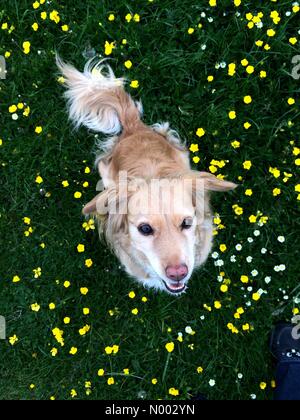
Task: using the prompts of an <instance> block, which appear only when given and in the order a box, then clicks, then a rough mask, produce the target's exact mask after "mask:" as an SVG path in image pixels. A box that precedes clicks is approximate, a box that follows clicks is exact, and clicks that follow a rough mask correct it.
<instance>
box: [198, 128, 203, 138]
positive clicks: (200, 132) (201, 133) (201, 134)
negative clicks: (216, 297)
mask: <svg viewBox="0 0 300 420" xmlns="http://www.w3.org/2000/svg"><path fill="white" fill-rule="evenodd" d="M204 134H205V130H204V129H203V128H198V129H197V131H196V136H198V137H203V136H204Z"/></svg>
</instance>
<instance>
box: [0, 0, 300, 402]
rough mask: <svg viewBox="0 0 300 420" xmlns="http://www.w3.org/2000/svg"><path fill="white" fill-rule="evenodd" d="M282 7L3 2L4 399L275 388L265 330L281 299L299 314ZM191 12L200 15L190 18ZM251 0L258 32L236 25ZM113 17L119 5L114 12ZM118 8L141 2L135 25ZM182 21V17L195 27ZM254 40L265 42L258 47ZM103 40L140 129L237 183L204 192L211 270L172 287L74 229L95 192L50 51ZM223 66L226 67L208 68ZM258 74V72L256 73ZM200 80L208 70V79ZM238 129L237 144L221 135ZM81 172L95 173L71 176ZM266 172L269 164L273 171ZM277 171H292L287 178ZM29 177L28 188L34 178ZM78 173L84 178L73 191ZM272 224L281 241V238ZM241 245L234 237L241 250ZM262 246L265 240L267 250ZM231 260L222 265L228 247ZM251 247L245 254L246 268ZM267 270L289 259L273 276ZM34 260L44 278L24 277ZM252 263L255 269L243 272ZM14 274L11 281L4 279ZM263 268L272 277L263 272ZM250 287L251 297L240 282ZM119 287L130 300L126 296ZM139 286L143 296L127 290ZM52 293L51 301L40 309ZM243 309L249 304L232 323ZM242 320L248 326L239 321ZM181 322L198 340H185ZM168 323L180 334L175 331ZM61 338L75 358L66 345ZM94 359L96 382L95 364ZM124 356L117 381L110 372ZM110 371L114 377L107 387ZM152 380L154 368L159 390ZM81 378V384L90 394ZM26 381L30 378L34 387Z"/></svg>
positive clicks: (293, 87) (293, 83) (284, 315)
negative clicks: (224, 285) (182, 145)
mask: <svg viewBox="0 0 300 420" xmlns="http://www.w3.org/2000/svg"><path fill="white" fill-rule="evenodd" d="M218 3H221V2H220V1H219V2H218ZM255 4H257V7H256V6H255ZM53 9H55V10H57V11H58V12H59V16H60V18H61V21H60V22H59V23H58V24H56V23H55V22H53V21H51V20H50V19H49V13H50V12H51V11H52V10H53ZM291 9H292V2H291V1H285V2H277V3H276V2H271V1H264V2H249V1H242V3H241V5H240V6H239V7H235V6H234V5H233V2H231V1H224V2H222V5H221V4H220V5H219V4H218V5H217V7H216V8H215V7H210V6H209V4H208V1H193V0H181V1H179V0H178V1H171V0H161V1H158V0H154V1H153V2H149V1H147V0H139V1H136V2H134V1H129V0H128V1H126V0H120V1H95V0H88V1H82V0H78V1H76V2H71V1H59V2H58V1H52V2H51V3H50V4H46V3H45V4H43V5H41V6H40V7H39V8H38V9H36V10H35V9H33V7H32V2H31V1H27V0H23V1H22V2H19V1H10V2H4V1H2V2H1V4H0V28H1V25H2V24H3V23H5V22H8V29H9V28H10V27H11V25H14V26H15V29H14V30H13V31H12V32H11V33H9V31H8V30H7V29H0V54H2V55H4V53H5V52H6V51H9V52H11V56H10V57H9V58H7V71H8V73H7V78H6V79H5V80H1V81H0V111H1V126H0V129H1V131H0V138H1V139H2V145H1V146H0V154H1V156H0V158H1V207H0V225H1V253H0V315H3V316H5V317H6V320H7V338H9V337H12V336H14V335H16V336H17V337H18V341H17V342H16V343H15V344H14V345H11V344H10V343H9V340H8V339H7V340H0V364H1V376H0V398H1V399H13V398H22V399H24V398H25V399H30V398H34V399H49V398H50V397H51V396H54V397H55V398H56V399H70V398H71V396H70V392H71V390H72V389H74V390H76V392H77V394H78V395H77V397H76V398H83V399H91V398H95V399H135V398H139V397H140V396H141V395H144V397H145V398H147V399H157V398H163V399H164V398H174V399H178V398H189V397H190V395H191V394H194V393H196V392H202V393H205V394H206V395H207V396H208V398H210V399H249V398H250V395H251V394H255V395H256V396H257V398H258V399H271V398H272V394H273V392H272V389H271V385H270V382H271V380H272V379H273V378H274V366H273V362H272V359H271V356H270V353H269V350H268V345H267V338H268V334H269V332H270V329H271V327H272V325H273V323H274V322H275V321H276V320H278V319H291V317H292V316H293V309H294V313H296V310H295V308H297V307H299V300H297V295H298V294H299V288H298V289H297V287H298V285H299V247H298V246H297V244H298V242H297V241H298V240H299V239H298V238H299V230H298V227H299V225H297V221H299V213H298V212H297V192H296V191H295V185H296V184H297V175H299V172H298V173H297V165H296V164H295V161H296V159H297V156H296V155H295V153H297V149H294V148H295V147H296V146H297V141H298V140H299V139H298V137H299V99H298V95H297V93H298V92H299V87H300V81H299V80H295V79H293V78H292V77H291V75H290V73H291V71H292V67H293V65H292V63H291V60H292V57H293V56H294V55H296V54H297V53H298V51H299V47H298V45H299V41H298V43H297V44H295V45H292V44H291V43H290V42H289V38H290V37H298V38H299V35H298V34H297V24H296V22H299V21H297V19H298V18H299V13H298V14H297V13H294V12H292V13H291V15H290V16H286V15H285V13H286V11H288V10H291ZM272 10H277V11H278V12H279V15H280V17H281V20H280V22H279V24H278V25H275V24H274V23H273V22H272V19H271V18H270V17H269V15H270V12H271V11H272ZM41 11H47V13H48V17H47V19H46V20H42V19H41V17H40V12H41ZM237 11H238V12H240V16H237V15H236V12H237ZM201 12H205V13H206V17H202V18H201V17H200V14H201ZM223 12H226V16H224V15H223ZM249 12H251V13H252V14H253V15H256V13H257V12H263V14H264V16H263V18H262V21H263V28H261V29H259V28H257V27H256V26H255V27H254V28H253V29H249V28H247V22H248V21H247V20H246V18H245V15H246V13H249ZM110 13H114V15H115V20H114V21H112V22H110V21H108V16H109V14H110ZM127 13H132V14H135V13H138V14H139V15H140V22H134V21H133V20H132V21H131V22H129V23H127V22H126V20H125V15H126V14H127ZM208 17H213V22H209V21H208V19H207V18H208ZM34 22H38V24H39V29H38V30H37V31H36V32H34V31H33V30H32V28H31V25H32V24H33V23H34ZM199 22H201V23H202V24H203V27H202V28H198V26H197V25H198V23H199ZM62 24H68V25H69V31H68V32H63V31H62V30H61V25H62ZM189 27H193V28H195V32H194V33H193V34H191V35H189V34H188V32H187V31H188V28H189ZM269 28H274V29H275V30H276V34H275V36H273V37H269V36H267V34H266V31H267V29H269ZM123 38H126V39H127V44H126V45H123V44H122V39H123ZM257 40H262V41H263V43H264V44H263V45H265V44H266V43H268V44H269V45H270V47H271V48H270V49H269V50H265V49H264V47H258V46H256V45H255V41H257ZM24 41H30V43H31V51H30V53H29V54H24V52H23V48H22V44H23V42H24ZM105 41H109V42H112V41H116V48H115V49H114V50H113V52H112V54H111V56H110V57H111V60H110V64H111V66H112V67H113V68H114V70H115V72H116V74H117V75H118V76H121V75H125V76H126V77H127V78H128V80H129V81H131V80H138V81H139V85H140V87H139V88H138V89H132V88H130V87H128V90H129V91H130V92H131V94H132V95H133V96H134V97H135V98H141V99H142V101H143V105H144V111H145V117H144V120H145V121H146V122H147V123H149V124H152V123H155V122H157V121H169V122H170V123H171V127H172V128H174V129H176V130H178V132H179V133H180V135H181V137H182V138H184V139H186V140H187V143H188V144H192V143H197V144H199V152H197V153H195V154H193V153H191V157H192V156H193V155H196V156H199V157H200V162H199V163H198V164H197V165H194V166H195V168H196V167H197V168H198V169H199V170H209V167H210V162H211V160H212V159H216V160H225V161H226V165H225V166H224V167H223V168H221V169H218V171H217V173H216V174H222V175H225V176H226V178H227V179H230V180H233V181H235V182H237V183H239V184H240V186H239V188H238V189H236V190H235V191H234V192H232V193H228V194H219V195H218V194H216V195H214V196H213V200H212V201H213V207H214V210H215V211H216V212H218V213H219V214H220V217H221V220H222V224H223V225H224V226H225V228H224V229H219V230H218V234H217V235H216V237H215V244H214V251H218V252H219V254H221V255H220V258H221V259H222V260H223V261H224V266H222V267H217V266H215V264H214V262H215V260H214V259H213V258H211V257H210V258H209V260H208V262H207V263H206V264H205V266H204V267H203V268H202V269H201V270H200V271H198V272H197V273H195V275H194V276H193V278H192V280H191V282H190V288H189V290H188V292H187V293H186V294H185V295H183V296H181V297H179V298H173V297H171V296H168V295H166V294H160V293H158V294H156V293H154V292H152V291H148V290H144V289H142V288H141V287H139V286H138V285H137V284H136V283H134V282H133V281H132V280H130V279H129V278H128V277H127V276H126V274H125V273H124V271H123V270H122V269H121V268H120V267H119V262H118V261H117V260H116V258H115V257H114V256H113V255H111V253H110V252H109V251H108V250H107V248H106V247H105V245H104V244H103V243H100V242H99V241H98V235H97V232H96V231H91V230H89V231H88V232H86V231H85V230H84V229H83V228H82V223H83V222H84V220H83V219H82V216H81V208H82V206H83V205H84V204H85V203H86V202H87V201H88V200H90V199H91V198H92V197H93V195H94V191H95V186H96V183H97V180H98V175H97V173H96V171H94V170H93V169H92V168H93V161H94V155H93V147H94V142H95V135H94V134H93V133H88V132H87V130H85V129H80V130H79V131H74V129H73V127H72V126H71V125H70V124H69V122H68V120H67V113H66V107H65V101H64V100H63V98H62V94H63V88H62V86H61V84H60V83H58V82H57V77H58V75H57V70H56V67H55V63H54V54H55V51H58V52H59V53H60V55H61V56H62V57H63V58H64V59H65V60H69V61H71V62H73V63H74V64H75V65H76V66H78V67H79V68H80V69H82V68H83V65H84V63H85V61H86V58H87V57H88V56H90V55H93V54H94V53H96V54H99V55H103V54H104V43H105ZM202 45H206V49H202V48H201V46H202ZM244 58H246V59H247V60H248V61H249V64H250V65H253V66H254V69H255V71H254V73H253V74H247V73H246V71H245V67H243V66H242V65H241V64H240V61H241V60H242V59H244ZM128 59H130V60H131V61H132V63H133V66H132V68H131V69H130V70H127V69H126V68H125V67H124V62H125V61H126V60H128ZM221 62H224V63H226V67H225V68H219V69H216V68H215V65H216V63H221ZM229 63H236V73H235V75H234V76H229V75H228V64H229ZM261 70H264V71H266V73H267V77H266V78H260V76H259V74H260V71H261ZM209 75H213V76H214V80H213V82H211V83H208V81H207V76H209ZM245 95H251V97H252V103H251V104H249V105H246V104H244V102H243V97H244V96H245ZM290 97H293V98H295V101H296V102H295V104H294V105H288V103H287V99H288V98H290ZM19 102H24V103H26V104H27V105H29V106H30V110H31V111H30V115H29V116H28V117H24V116H23V115H22V113H23V110H18V111H17V114H18V116H19V117H18V119H17V120H13V119H12V114H11V113H10V112H9V110H8V108H9V106H11V105H12V104H18V103H19ZM230 110H235V111H236V115H237V118H236V119H234V120H231V119H229V118H228V112H229V111H230ZM246 121H249V122H250V123H251V127H250V128H249V129H248V130H246V129H245V128H244V127H243V124H244V122H246ZM36 126H42V127H43V131H42V133H41V134H36V133H35V127H36ZM199 127H203V128H204V129H205V132H206V133H205V135H204V136H203V137H201V138H198V137H197V136H196V134H195V133H196V131H197V129H198V128H199ZM235 139H237V140H239V141H240V148H237V149H234V148H233V147H232V146H231V142H232V141H233V140H235ZM292 142H294V143H292ZM298 145H299V143H298ZM293 152H294V153H293ZM298 157H299V156H298ZM246 160H250V161H251V162H252V167H251V169H250V170H246V169H244V168H243V162H244V161H246ZM298 163H299V162H298ZM86 166H88V167H90V168H91V169H92V170H91V173H89V174H86V173H85V167H86ZM270 167H272V168H275V167H276V168H278V169H279V170H280V176H279V177H278V178H275V177H274V176H273V175H272V174H271V173H270V172H269V168H270ZM284 172H287V173H289V174H291V175H292V176H291V177H290V178H289V179H288V180H287V181H286V182H284V177H285V175H284ZM38 174H39V175H40V176H41V177H42V178H43V182H42V183H41V184H37V183H36V182H35V179H36V177H37V175H38ZM63 180H68V182H69V187H67V188H64V187H63V186H62V181H63ZM85 181H88V182H89V186H88V187H86V188H84V187H83V186H82V184H83V182H85ZM247 188H251V189H252V190H253V195H252V196H246V195H245V190H246V189H247ZM274 188H280V189H281V194H280V195H278V196H273V189H274ZM75 191H80V192H82V197H81V198H80V199H75V198H74V196H73V195H74V192H75ZM233 204H238V205H239V206H241V207H242V208H243V214H242V215H240V216H238V215H236V214H235V212H234V211H233V209H232V205H233ZM258 211H260V212H261V213H262V214H263V215H264V216H268V220H267V223H265V224H263V226H259V225H258V221H259V218H260V217H258V218H257V222H256V223H250V222H249V216H250V215H256V214H257V212H258ZM23 217H30V219H31V226H32V228H33V232H32V233H31V234H30V235H29V236H28V237H27V236H25V235H24V231H26V230H27V229H28V227H29V226H28V225H25V224H24V222H23ZM297 218H298V219H297ZM255 230H259V232H260V235H259V236H255V235H254V233H253V232H254V231H255ZM280 235H281V236H284V237H285V241H284V242H283V243H280V242H279V241H278V240H277V237H278V236H280ZM249 237H252V238H253V239H254V240H253V243H249V242H248V238H249ZM41 243H45V248H42V247H41V246H40V244H41ZM238 243H240V244H242V246H243V247H242V250H241V251H239V252H238V251H236V249H235V246H236V245H237V244H238ZM78 244H84V245H85V252H84V253H78V252H77V245H78ZM220 244H226V246H227V250H226V252H224V253H222V252H220V251H219V245H220ZM262 248H266V249H267V253H266V254H264V255H263V254H262V253H261V249H262ZM233 254H235V255H236V262H232V261H231V259H230V257H231V256H232V255H233ZM248 256H251V257H253V260H252V262H250V263H249V262H247V261H246V258H247V257H248ZM87 258H91V259H92V261H93V265H92V267H91V268H87V267H86V266H85V259H87ZM279 264H285V266H286V269H285V270H284V271H280V272H276V271H274V266H277V265H279ZM37 267H41V269H42V274H41V276H40V277H39V278H34V275H33V269H35V268H37ZM252 270H257V271H258V275H257V276H253V275H251V271H252ZM220 271H224V273H225V276H224V279H230V281H231V283H230V284H229V289H228V292H227V293H222V292H221V291H220V283H219V282H218V276H219V273H220ZM16 275H18V276H19V277H20V278H21V281H20V282H18V283H13V282H12V279H13V277H14V276H16ZM241 275H248V276H249V284H248V285H243V284H242V283H241V281H240V276H241ZM266 276H271V278H272V280H271V282H270V283H269V284H266V283H265V280H264V279H265V277H266ZM65 280H70V282H71V286H70V287H69V288H65V287H64V286H63V283H64V281H65ZM226 281H227V280H226ZM227 282H228V281H227ZM249 286H252V288H253V291H248V290H247V287H249ZM81 287H87V288H88V289H89V292H88V294H87V295H85V296H84V295H82V294H81V293H80V288H81ZM243 287H244V289H243ZM259 289H263V290H265V291H266V292H267V293H265V294H263V295H262V296H261V298H260V300H258V301H254V300H253V299H252V293H253V292H256V291H257V290H259ZM131 290H134V291H135V294H136V297H135V298H134V299H131V298H129V297H128V293H129V292H130V291H131ZM143 296H145V297H147V299H148V300H147V302H143V301H142V300H141V298H142V297H143ZM284 296H288V298H284ZM215 301H220V302H221V304H222V307H221V309H215V307H214V302H215ZM50 302H54V303H55V305H56V309H55V310H50V309H49V307H48V305H49V303H50ZM247 302H248V303H249V302H250V306H247ZM33 303H38V304H39V305H40V310H39V311H38V312H34V311H32V310H31V304H33ZM204 304H206V305H208V306H210V307H211V308H212V310H211V311H208V310H207V309H205V307H204V306H203V305H204ZM84 307H88V308H90V314H89V315H83V312H82V310H83V308H84ZM240 307H242V308H243V309H244V311H245V313H244V314H242V315H241V318H240V319H235V318H234V313H235V312H236V310H237V308H240ZM133 308H138V310H139V312H138V314H137V315H133V314H132V313H131V310H132V309H133ZM110 310H112V311H113V314H112V315H110V313H109V311H110ZM66 316H68V317H70V318H71V322H70V324H68V325H64V323H63V319H64V317H66ZM228 323H233V324H234V326H235V327H236V328H237V329H238V333H237V334H233V333H232V332H231V331H230V330H229V329H228V327H227V324H228ZM246 323H249V325H250V326H251V330H250V331H243V328H242V326H243V325H245V324H246ZM86 324H88V325H89V326H90V327H91V329H90V331H89V332H88V333H87V334H86V335H84V336H81V335H80V334H79V332H78V330H79V329H80V328H82V327H83V326H84V325H86ZM186 326H191V327H192V329H193V330H194V331H195V332H196V333H195V335H189V334H187V333H186V332H185V328H186ZM55 327H58V328H60V329H62V330H63V331H64V336H63V337H64V340H65V345H64V347H61V346H60V344H58V343H57V341H56V340H55V338H54V337H53V334H52V332H51V331H52V329H53V328H55ZM178 332H182V333H183V338H184V340H183V342H182V343H180V342H179V341H178V340H177V335H178ZM171 341H173V342H174V343H175V349H174V351H173V352H172V353H171V354H169V353H167V351H166V349H165V344H166V343H167V342H171ZM113 344H116V345H119V352H118V353H117V354H116V355H114V356H111V355H107V354H105V351H104V348H105V347H106V346H111V345H113ZM191 344H193V349H192V348H191V346H190V345H191ZM73 346H75V347H77V348H78V352H77V354H76V355H73V356H72V355H70V354H69V350H70V348H71V347H73ZM53 347H55V348H57V349H58V354H57V355H56V356H55V357H52V356H51V353H50V350H51V349H52V348H53ZM198 366H202V367H203V373H202V374H199V373H197V367H198ZM100 368H103V369H104V370H105V376H102V377H99V376H98V375H97V372H98V370H99V369H100ZM125 368H128V369H129V373H130V374H129V375H128V376H124V375H122V374H123V369H125ZM238 373H241V374H242V375H243V378H242V379H238V376H237V375H238ZM111 376H112V377H114V379H115V384H114V385H111V386H109V385H107V379H108V378H109V377H111ZM152 378H157V380H158V382H157V384H156V385H153V384H152V383H151V380H152ZM211 379H214V380H215V381H216V385H215V386H214V387H211V386H210V385H209V381H210V380H211ZM86 381H90V382H91V387H92V388H91V390H92V392H91V394H90V395H87V394H86V387H85V382H86ZM261 382H266V384H267V387H266V389H265V390H262V389H260V383H261ZM30 384H34V385H35V388H34V389H32V390H31V389H30ZM171 387H175V388H176V389H178V390H179V396H178V397H172V396H170V395H169V393H168V390H169V388H171Z"/></svg>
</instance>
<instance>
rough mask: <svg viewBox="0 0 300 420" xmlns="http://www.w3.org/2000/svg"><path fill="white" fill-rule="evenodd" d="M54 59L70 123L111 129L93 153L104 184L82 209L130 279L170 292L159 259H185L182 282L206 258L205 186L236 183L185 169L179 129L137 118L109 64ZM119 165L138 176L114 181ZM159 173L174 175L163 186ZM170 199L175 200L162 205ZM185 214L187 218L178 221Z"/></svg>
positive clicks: (224, 187)
mask: <svg viewBox="0 0 300 420" xmlns="http://www.w3.org/2000/svg"><path fill="white" fill-rule="evenodd" d="M59 67H60V70H61V71H62V73H63V75H64V76H65V78H66V85H67V87H68V91H67V97H68V99H69V106H70V116H71V118H73V119H75V120H77V125H78V124H84V125H86V126H87V127H89V128H94V129H95V127H96V128H97V127H99V130H100V131H103V132H106V133H108V134H113V135H114V137H112V138H110V139H109V140H108V142H107V143H106V144H105V145H104V147H102V153H101V154H100V155H99V156H98V158H97V161H96V162H97V166H98V170H99V173H100V176H101V177H102V180H103V183H104V186H105V188H106V190H104V191H103V192H102V193H100V194H98V195H97V196H96V197H95V198H94V199H93V200H92V201H91V202H90V203H88V204H87V205H86V206H85V207H84V209H83V212H84V214H94V215H96V217H97V219H98V221H99V229H100V232H102V233H103V234H104V236H105V238H106V240H107V242H108V243H109V245H110V246H111V248H112V249H113V251H114V252H115V253H116V255H117V256H118V257H119V259H120V261H121V262H122V264H123V265H124V267H125V269H126V271H127V272H128V273H129V274H130V275H131V276H133V277H134V278H135V279H136V280H138V281H140V282H141V283H142V284H144V285H145V286H147V287H154V288H156V289H161V290H165V291H168V292H170V291H169V290H168V288H166V283H167V284H169V283H170V280H169V278H168V277H166V272H165V270H166V267H168V266H170V265H171V266H177V265H180V264H185V265H186V266H187V267H188V275H187V276H186V278H185V279H184V281H183V283H184V285H186V284H187V282H188V280H189V278H190V276H191V274H192V272H193V270H194V268H197V267H199V266H200V265H201V264H203V263H204V262H205V261H206V259H207V257H208V255H209V252H210V250H211V245H212V220H211V219H212V217H211V212H210V208H209V196H208V193H209V191H226V190H230V189H233V188H234V187H235V184H233V183H231V182H228V181H222V180H220V179H217V178H216V177H215V176H213V175H212V174H209V173H205V172H196V171H192V170H191V168H190V163H189V159H188V151H187V149H186V147H185V146H184V145H183V144H182V143H181V142H180V140H179V137H178V135H177V134H176V133H175V132H174V131H172V130H170V129H169V126H168V124H164V125H154V126H153V127H149V126H146V125H145V124H144V123H143V122H142V121H141V120H140V110H139V109H138V107H137V106H136V104H135V103H134V101H133V100H132V98H131V97H130V96H129V95H128V94H127V93H126V92H125V90H124V89H123V86H122V84H123V79H116V78H114V75H113V73H112V70H111V69H110V68H108V74H109V76H108V77H107V80H106V79H105V76H103V75H102V74H100V76H99V75H98V77H97V78H93V76H91V74H92V72H93V69H92V68H89V71H88V72H86V70H85V73H84V74H82V73H80V72H78V71H77V70H75V69H74V68H73V67H71V66H69V65H65V64H64V63H62V62H61V61H59ZM102 67H103V64H101V66H100V67H99V65H98V66H97V70H98V71H99V69H100V73H101V71H102ZM101 127H104V129H103V128H101ZM117 130H119V135H117V136H116V132H117ZM124 172H125V173H126V174H127V180H129V181H136V180H140V181H141V182H138V183H137V186H135V188H131V187H128V184H126V186H125V187H124V188H123V187H122V184H121V185H120V184H119V183H118V181H119V178H120V176H121V174H122V173H124ZM153 180H159V183H158V187H157V188H158V190H159V194H160V195H159V199H157V197H156V196H155V197H154V196H153V190H152V189H151V188H152V184H151V183H152V181H153ZM165 180H169V181H172V182H173V183H174V187H172V189H171V190H170V189H168V188H167V187H166V186H165V184H164V182H163V181H165ZM199 180H200V181H201V183H202V184H201V185H202V188H200V189H199V188H198V187H197V185H198V181H199ZM187 181H191V184H190V185H191V187H190V188H187V187H186V182H187ZM130 185H131V184H130ZM172 185H173V184H172ZM199 191H200V192H199ZM171 202H172V203H174V205H173V208H172V209H171V211H169V209H167V208H168V207H169V204H170V203H171ZM133 203H134V204H136V203H139V204H140V205H143V204H145V208H143V207H141V208H140V207H139V206H136V205H135V206H132V208H134V209H135V208H136V207H138V209H139V211H138V212H137V213H135V212H134V211H132V210H131V208H130V205H131V204H133ZM157 205H158V206H159V208H160V212H159V213H158V214H157V212H156V211H155V210H156V208H157ZM113 207H117V208H118V210H120V209H126V211H127V213H126V212H125V213H126V214H120V211H118V212H117V214H114V212H113V211H112V209H113ZM121 213H123V212H122V211H121ZM186 218H189V220H192V221H193V224H192V226H191V227H190V228H189V229H182V227H181V226H182V222H183V220H184V219H186ZM142 223H147V224H149V225H151V227H152V228H153V229H154V233H153V234H151V235H150V236H144V235H142V234H141V233H140V232H139V230H138V227H139V226H140V225H141V224H142Z"/></svg>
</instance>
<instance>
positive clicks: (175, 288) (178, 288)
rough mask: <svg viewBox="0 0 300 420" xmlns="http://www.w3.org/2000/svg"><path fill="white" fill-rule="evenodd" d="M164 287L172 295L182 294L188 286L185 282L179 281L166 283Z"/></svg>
mask: <svg viewBox="0 0 300 420" xmlns="http://www.w3.org/2000/svg"><path fill="white" fill-rule="evenodd" d="M163 282H164V285H165V286H166V289H167V290H168V291H169V292H171V293H175V294H176V293H181V292H183V291H184V289H185V288H186V284H185V283H184V282H183V281H179V282H177V283H169V282H168V283H167V282H166V281H164V280H163Z"/></svg>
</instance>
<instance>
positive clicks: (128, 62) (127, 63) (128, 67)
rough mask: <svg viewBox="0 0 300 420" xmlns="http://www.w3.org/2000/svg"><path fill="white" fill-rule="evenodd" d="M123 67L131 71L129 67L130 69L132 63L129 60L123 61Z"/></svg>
mask: <svg viewBox="0 0 300 420" xmlns="http://www.w3.org/2000/svg"><path fill="white" fill-rule="evenodd" d="M124 66H125V67H126V68H127V69H131V67H132V61H130V60H127V61H125V63H124Z"/></svg>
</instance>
